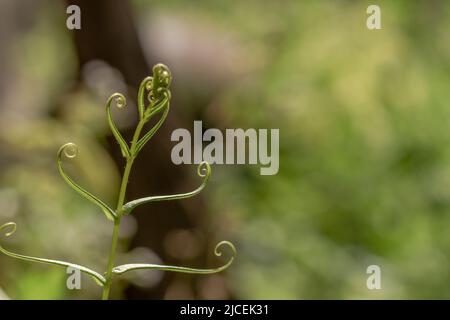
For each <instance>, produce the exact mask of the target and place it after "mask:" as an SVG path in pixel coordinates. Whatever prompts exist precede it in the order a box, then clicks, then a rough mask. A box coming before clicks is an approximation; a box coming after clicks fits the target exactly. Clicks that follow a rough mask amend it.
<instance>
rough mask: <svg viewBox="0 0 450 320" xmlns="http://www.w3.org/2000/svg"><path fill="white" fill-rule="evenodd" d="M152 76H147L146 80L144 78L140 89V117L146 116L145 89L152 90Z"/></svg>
mask: <svg viewBox="0 0 450 320" xmlns="http://www.w3.org/2000/svg"><path fill="white" fill-rule="evenodd" d="M152 82H153V78H152V77H146V78H145V79H144V80H142V82H141V84H140V86H139V91H138V111H139V118H140V119H143V118H144V111H145V105H146V103H145V90H148V91H150V92H151V90H152ZM149 100H150V99H149Z"/></svg>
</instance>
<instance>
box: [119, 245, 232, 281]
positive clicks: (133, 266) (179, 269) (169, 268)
mask: <svg viewBox="0 0 450 320" xmlns="http://www.w3.org/2000/svg"><path fill="white" fill-rule="evenodd" d="M222 246H228V247H229V248H230V249H231V251H232V255H231V257H230V258H229V260H228V262H227V263H225V264H224V265H222V266H220V267H217V268H211V269H197V268H190V267H179V266H169V265H159V264H146V263H130V264H124V265H121V266H117V267H115V268H113V273H115V274H123V273H125V272H128V271H132V270H139V269H152V270H161V271H172V272H181V273H195V274H211V273H217V272H221V271H223V270H225V269H226V268H228V267H229V266H230V265H231V264H232V263H233V260H234V258H235V257H236V248H235V246H234V245H233V244H232V243H231V242H229V241H221V242H219V243H218V244H217V245H216V247H215V248H214V254H215V255H216V256H217V257H220V256H221V255H222V250H220V247H222Z"/></svg>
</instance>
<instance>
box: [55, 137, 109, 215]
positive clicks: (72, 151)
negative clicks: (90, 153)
mask: <svg viewBox="0 0 450 320" xmlns="http://www.w3.org/2000/svg"><path fill="white" fill-rule="evenodd" d="M63 153H64V155H65V156H66V157H67V158H75V157H76V156H77V154H78V147H77V145H76V144H74V143H71V142H69V143H66V144H65V145H63V146H62V147H61V148H59V150H58V154H57V164H58V170H59V173H60V175H61V176H62V177H63V179H64V180H65V181H66V182H67V184H68V185H69V186H70V187H71V188H72V189H74V190H75V191H76V192H77V193H79V194H80V195H82V196H83V197H85V198H86V199H88V200H89V201H91V202H92V203H94V204H96V205H97V206H99V207H100V208H101V209H102V211H103V213H104V214H105V215H106V217H107V218H108V219H109V220H115V218H116V213H115V212H114V211H113V210H112V209H111V208H110V207H108V205H107V204H106V203H104V202H103V201H102V200H100V199H99V198H97V197H96V196H94V195H93V194H91V193H90V192H89V191H87V190H85V189H84V188H82V187H80V186H79V185H78V184H76V183H75V182H74V181H73V180H72V179H71V178H70V177H69V176H68V175H67V173H66V172H65V171H64V169H63V167H62V155H63Z"/></svg>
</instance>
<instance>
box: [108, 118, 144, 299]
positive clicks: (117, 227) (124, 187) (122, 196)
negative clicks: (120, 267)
mask: <svg viewBox="0 0 450 320" xmlns="http://www.w3.org/2000/svg"><path fill="white" fill-rule="evenodd" d="M144 124H145V121H144V120H142V119H141V120H140V121H139V123H138V125H137V127H136V131H135V132H134V135H133V140H131V148H130V151H131V156H130V157H127V163H126V165H125V169H124V172H123V176H122V182H121V184H120V190H119V198H118V200H117V208H116V214H117V217H116V219H115V220H114V229H113V235H112V240H111V249H110V251H109V258H108V267H107V270H106V274H105V279H106V283H105V285H104V286H103V294H102V299H103V300H108V299H109V292H110V290H111V282H112V269H113V267H114V258H115V256H116V251H117V242H118V239H119V230H120V221H121V219H122V214H123V210H122V207H123V205H124V202H125V195H126V191H127V185H128V179H129V177H130V172H131V167H132V166H133V162H134V158H135V156H136V154H135V147H136V143H137V141H138V139H139V136H140V134H141V130H142V128H143V127H144Z"/></svg>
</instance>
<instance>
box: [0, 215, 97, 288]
mask: <svg viewBox="0 0 450 320" xmlns="http://www.w3.org/2000/svg"><path fill="white" fill-rule="evenodd" d="M8 228H9V229H10V230H9V231H7V230H8ZM16 229H17V225H16V223H15V222H8V223H5V224H4V225H2V226H0V232H2V233H3V232H4V231H6V232H5V233H4V236H5V237H9V236H11V235H12V234H13V233H14V232H15V231H16ZM0 252H2V253H4V254H5V255H7V256H9V257H12V258H16V259H20V260H26V261H32V262H39V263H45V264H52V265H57V266H62V267H72V268H74V269H78V270H80V271H81V272H84V273H86V274H88V275H89V276H91V277H92V278H93V279H94V280H95V282H96V283H97V284H98V285H100V286H103V285H104V284H105V283H106V280H105V278H104V277H103V276H102V275H101V274H99V273H98V272H95V271H93V270H91V269H89V268H86V267H84V266H81V265H78V264H75V263H70V262H66V261H60V260H52V259H45V258H37V257H32V256H25V255H22V254H18V253H14V252H11V251H8V250H6V249H5V248H3V247H2V246H1V245H0Z"/></svg>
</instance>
